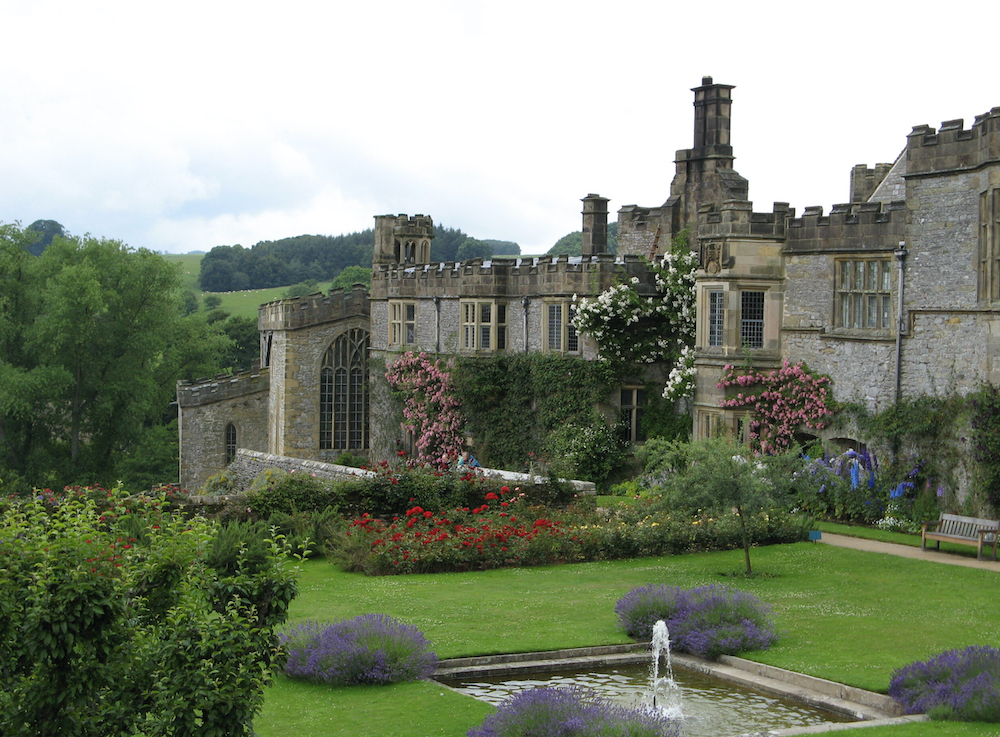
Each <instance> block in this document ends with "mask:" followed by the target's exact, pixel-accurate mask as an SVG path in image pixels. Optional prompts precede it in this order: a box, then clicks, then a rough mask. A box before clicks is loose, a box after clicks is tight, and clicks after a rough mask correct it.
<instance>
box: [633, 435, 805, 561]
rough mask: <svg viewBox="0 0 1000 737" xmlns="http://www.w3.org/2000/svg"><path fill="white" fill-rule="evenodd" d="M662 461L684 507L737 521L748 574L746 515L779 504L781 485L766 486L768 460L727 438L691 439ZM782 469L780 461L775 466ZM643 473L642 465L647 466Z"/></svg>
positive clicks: (769, 484)
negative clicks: (730, 516) (727, 515)
mask: <svg viewBox="0 0 1000 737" xmlns="http://www.w3.org/2000/svg"><path fill="white" fill-rule="evenodd" d="M662 460H663V462H664V463H665V464H668V465H670V466H672V467H673V468H674V473H673V475H672V476H671V477H670V480H669V485H668V488H669V489H670V490H671V491H672V492H673V493H674V494H675V495H676V496H677V497H683V498H684V500H685V501H686V503H687V504H689V505H691V506H695V507H699V508H701V509H706V510H713V511H715V512H717V513H718V514H735V515H736V517H737V518H738V520H739V526H740V534H741V538H742V541H743V553H744V557H745V559H746V572H747V575H750V574H751V573H752V572H753V570H752V568H751V567H750V536H749V534H748V531H747V523H746V520H747V517H748V516H750V515H753V514H758V513H761V512H762V511H766V510H768V509H770V508H771V507H773V506H774V505H776V504H779V503H781V502H782V499H781V498H780V497H782V496H783V492H785V491H786V490H787V486H785V485H784V484H775V483H774V482H772V480H771V478H770V476H771V473H770V471H769V468H768V463H769V459H768V458H767V457H765V456H755V455H754V454H753V453H752V452H751V451H750V448H749V447H748V446H746V445H743V444H742V443H738V442H736V441H735V440H734V439H733V438H731V437H728V436H726V437H717V438H709V439H707V440H697V441H695V442H693V443H690V444H689V445H687V446H683V445H679V444H673V445H672V447H671V448H669V449H668V452H667V453H666V454H665V455H664V457H663V459H662ZM778 468H779V469H781V470H786V469H787V464H785V463H784V462H783V460H782V462H781V464H779V465H778ZM647 470H648V466H647Z"/></svg>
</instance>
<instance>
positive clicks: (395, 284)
mask: <svg viewBox="0 0 1000 737" xmlns="http://www.w3.org/2000/svg"><path fill="white" fill-rule="evenodd" d="M633 276H636V277H638V278H639V280H640V282H641V283H644V284H651V277H650V272H649V267H648V265H647V262H646V261H645V260H644V259H642V258H639V257H638V256H631V255H629V256H615V255H613V254H605V253H602V254H595V255H593V256H569V257H567V256H542V257H538V258H494V259H492V260H481V259H472V260H471V261H460V262H454V261H447V262H441V263H435V264H423V265H418V266H410V267H407V266H406V265H405V264H376V265H375V267H374V268H373V271H372V289H371V299H372V300H373V301H375V300H384V299H407V298H413V299H417V298H433V297H440V298H475V297H522V296H530V297H533V298H543V297H549V296H565V295H572V294H580V295H584V294H597V293H599V292H601V291H603V290H604V289H607V288H608V287H609V286H611V285H612V284H614V283H615V281H616V280H617V279H620V278H622V277H624V278H631V277H633ZM650 288H652V287H651V286H650Z"/></svg>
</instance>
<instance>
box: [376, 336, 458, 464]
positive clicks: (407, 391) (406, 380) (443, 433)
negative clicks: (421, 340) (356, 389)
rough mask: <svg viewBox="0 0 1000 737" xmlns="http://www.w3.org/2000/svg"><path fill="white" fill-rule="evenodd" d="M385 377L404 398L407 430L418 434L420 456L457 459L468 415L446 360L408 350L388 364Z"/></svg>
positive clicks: (431, 460) (445, 460)
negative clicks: (462, 407) (457, 392)
mask: <svg viewBox="0 0 1000 737" xmlns="http://www.w3.org/2000/svg"><path fill="white" fill-rule="evenodd" d="M385 378H386V381H388V382H389V386H391V387H392V389H393V391H394V392H396V393H397V394H398V396H400V398H401V399H402V400H403V418H404V421H403V429H404V430H408V431H410V432H412V433H413V434H414V436H415V438H416V448H417V456H418V458H419V459H420V460H422V461H427V462H429V463H449V462H451V461H452V460H454V459H455V458H456V457H457V456H458V454H459V453H460V452H461V451H462V431H463V429H464V427H465V417H464V416H463V415H462V412H461V411H460V407H461V402H459V400H458V398H457V397H456V396H455V387H454V384H453V383H452V379H451V374H450V373H449V372H448V371H446V370H445V368H444V367H442V362H441V361H440V360H438V361H431V360H430V358H428V356H427V354H426V353H419V354H417V353H414V352H413V351H407V352H406V353H404V354H402V356H400V358H399V360H397V361H396V362H395V363H392V364H390V365H389V366H388V367H387V369H386V373H385Z"/></svg>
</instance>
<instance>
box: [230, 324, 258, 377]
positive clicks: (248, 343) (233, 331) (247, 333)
mask: <svg viewBox="0 0 1000 737" xmlns="http://www.w3.org/2000/svg"><path fill="white" fill-rule="evenodd" d="M222 331H223V332H224V333H225V334H226V337H227V338H229V340H230V341H231V344H230V347H229V349H228V350H227V351H226V352H225V353H224V354H223V356H222V360H221V362H222V367H223V368H231V369H232V370H233V371H234V372H235V371H249V370H250V364H252V363H253V362H254V361H255V360H256V359H257V358H259V357H260V332H259V331H258V330H257V318H255V317H240V316H238V315H231V316H230V317H228V318H227V319H226V321H225V322H223V323H222Z"/></svg>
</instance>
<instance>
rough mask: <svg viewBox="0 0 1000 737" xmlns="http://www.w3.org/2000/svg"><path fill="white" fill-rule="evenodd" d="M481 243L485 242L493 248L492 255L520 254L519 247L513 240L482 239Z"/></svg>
mask: <svg viewBox="0 0 1000 737" xmlns="http://www.w3.org/2000/svg"><path fill="white" fill-rule="evenodd" d="M483 243H485V244H487V245H488V246H489V247H490V248H492V249H493V255H494V256H520V255H521V247H520V246H519V245H518V244H517V243H515V242H514V241H495V240H484V241H483Z"/></svg>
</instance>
